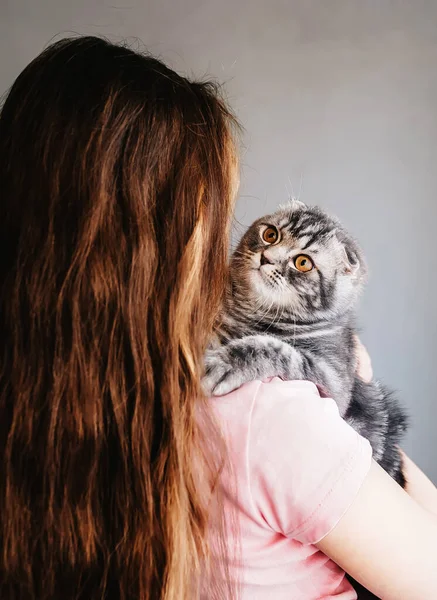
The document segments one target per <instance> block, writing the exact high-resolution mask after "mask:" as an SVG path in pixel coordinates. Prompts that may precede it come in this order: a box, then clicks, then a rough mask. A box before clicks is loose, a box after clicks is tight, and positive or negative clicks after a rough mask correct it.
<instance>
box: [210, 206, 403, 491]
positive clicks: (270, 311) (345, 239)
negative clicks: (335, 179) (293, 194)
mask: <svg viewBox="0 0 437 600" xmlns="http://www.w3.org/2000/svg"><path fill="white" fill-rule="evenodd" d="M365 276H366V267H365V263H364V259H363V256H362V253H361V250H360V248H359V247H358V245H357V244H356V242H355V241H354V240H353V239H352V238H351V237H350V235H349V234H348V233H347V232H346V231H345V230H344V228H343V227H342V226H341V224H340V223H339V222H338V221H337V220H336V219H334V218H332V217H329V216H328V215H326V214H325V213H324V212H323V211H322V210H321V209H319V208H312V207H307V206H306V205H304V204H303V203H301V202H296V201H293V202H291V203H290V204H289V205H287V206H285V207H282V208H280V209H279V210H278V211H277V212H276V213H274V214H273V215H269V216H266V217H262V218H261V219H259V220H258V221H256V222H255V223H254V224H253V225H252V226H251V227H250V228H249V229H248V231H247V232H246V234H245V235H244V236H243V238H242V240H241V242H240V244H239V246H238V248H237V250H236V252H235V253H234V255H233V258H232V262H231V270H230V283H229V288H228V293H227V295H226V299H225V302H224V306H223V310H222V313H221V315H220V319H219V326H218V329H217V339H218V343H217V344H216V345H215V346H213V347H211V348H210V349H209V351H208V352H207V355H206V359H205V378H204V386H205V388H206V390H207V391H208V392H209V393H211V394H212V395H221V394H225V393H227V392H229V391H231V390H233V389H235V388H237V387H239V386H240V385H242V384H243V383H246V382H247V381H252V380H254V379H265V378H267V377H271V376H275V375H277V376H280V377H281V378H283V379H286V380H296V379H305V380H309V381H313V382H314V383H315V384H317V385H318V386H319V388H321V389H322V390H323V391H324V392H325V393H326V394H328V395H329V396H330V397H332V398H333V399H334V400H335V401H336V403H337V405H338V407H339V410H340V413H341V415H342V416H343V417H344V418H345V420H346V421H347V422H348V423H349V424H350V425H351V426H352V427H354V428H355V430H357V431H358V432H359V433H360V434H361V435H362V436H364V437H366V438H367V439H368V440H369V441H370V443H371V445H372V448H373V457H374V459H375V460H376V461H377V462H378V463H379V464H380V465H381V466H382V467H383V468H384V469H385V470H386V471H387V472H388V473H389V474H390V475H391V476H392V477H393V478H394V479H395V480H396V481H397V482H398V483H399V484H400V485H402V486H405V479H404V476H403V473H402V464H401V457H400V454H399V451H398V445H399V443H400V441H401V437H402V435H403V433H404V432H405V429H406V417H405V414H404V413H403V411H402V409H401V408H400V406H399V404H398V402H397V401H396V399H395V398H394V397H393V396H392V394H391V393H390V392H389V391H388V390H386V389H385V388H384V387H383V386H382V385H380V384H379V383H378V382H371V383H365V382H364V381H362V380H361V379H360V378H359V377H358V376H357V375H356V367H357V356H356V349H355V340H356V325H355V315H356V306H357V301H358V298H359V295H360V292H361V290H362V287H363V284H364V281H365Z"/></svg>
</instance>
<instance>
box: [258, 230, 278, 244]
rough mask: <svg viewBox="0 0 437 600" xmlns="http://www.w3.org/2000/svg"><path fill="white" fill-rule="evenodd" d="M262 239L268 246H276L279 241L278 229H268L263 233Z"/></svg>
mask: <svg viewBox="0 0 437 600" xmlns="http://www.w3.org/2000/svg"><path fill="white" fill-rule="evenodd" d="M262 239H263V240H264V241H265V242H267V244H274V243H275V242H277V241H278V239H279V233H278V230H277V229H276V227H267V228H266V229H264V231H263V233H262Z"/></svg>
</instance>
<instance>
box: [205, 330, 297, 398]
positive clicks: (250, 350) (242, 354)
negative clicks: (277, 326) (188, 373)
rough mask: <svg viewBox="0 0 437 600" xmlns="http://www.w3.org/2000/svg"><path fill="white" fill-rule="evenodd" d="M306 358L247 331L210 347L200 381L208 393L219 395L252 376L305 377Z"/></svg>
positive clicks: (259, 377) (276, 339)
mask: <svg viewBox="0 0 437 600" xmlns="http://www.w3.org/2000/svg"><path fill="white" fill-rule="evenodd" d="M305 365H306V358H305V357H304V356H303V354H302V353H301V352H300V351H299V350H296V348H294V347H293V346H291V345H290V344H287V343H286V342H283V341H282V340H280V339H278V338H276V337H273V336H269V335H250V336H246V337H243V338H240V339H236V340H232V341H231V342H229V343H228V344H227V345H225V346H220V347H218V348H211V349H209V350H208V351H207V352H206V356H205V375H204V378H203V380H202V385H203V388H204V390H205V393H206V394H208V395H210V396H223V395H224V394H227V393H229V392H231V391H233V390H235V389H237V388H239V387H240V386H241V385H243V384H244V383H247V382H249V381H254V380H256V379H261V380H263V379H267V378H269V377H275V376H278V377H282V378H283V379H288V380H293V379H306V378H307V377H306V371H307V369H306V368H305Z"/></svg>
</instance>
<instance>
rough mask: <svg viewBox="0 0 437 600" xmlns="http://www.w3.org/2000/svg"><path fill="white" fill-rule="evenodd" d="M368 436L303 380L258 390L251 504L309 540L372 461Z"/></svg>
mask: <svg viewBox="0 0 437 600" xmlns="http://www.w3.org/2000/svg"><path fill="white" fill-rule="evenodd" d="M371 457H372V450H371V447H370V444H369V442H368V441H367V440H365V439H364V438H362V437H361V436H360V435H359V434H358V433H356V432H355V431H354V430H353V429H352V428H351V427H350V426H349V425H348V424H347V423H346V422H345V421H344V420H343V419H342V418H341V417H340V414H339V412H338V408H337V405H336V404H335V402H334V401H333V400H331V399H329V398H322V397H320V395H319V392H318V390H317V388H316V386H314V385H313V384H311V383H309V382H285V381H281V380H273V381H271V382H269V383H262V384H261V385H260V387H259V388H258V393H257V396H256V398H255V401H254V404H253V410H252V416H251V423H250V430H249V437H248V448H247V460H248V470H249V477H250V484H249V485H250V493H251V498H252V501H253V505H254V509H255V511H256V513H257V514H258V515H259V517H260V518H261V519H263V520H264V521H265V523H266V524H267V525H268V526H269V527H271V528H272V529H273V530H275V531H277V532H278V533H282V534H283V535H285V536H287V537H290V538H293V539H295V540H298V541H299V542H301V543H303V544H315V543H317V542H319V541H320V540H321V539H323V538H324V537H325V536H326V535H327V534H328V533H329V532H330V531H331V530H332V529H333V528H334V527H335V525H336V524H337V523H338V521H339V520H340V519H341V517H342V516H343V514H344V513H345V512H346V511H347V509H348V508H349V506H350V505H351V503H352V502H353V500H354V498H355V497H356V495H357V493H358V491H359V489H360V487H361V485H362V483H363V481H364V479H365V477H366V475H367V473H368V471H369V468H370V464H371Z"/></svg>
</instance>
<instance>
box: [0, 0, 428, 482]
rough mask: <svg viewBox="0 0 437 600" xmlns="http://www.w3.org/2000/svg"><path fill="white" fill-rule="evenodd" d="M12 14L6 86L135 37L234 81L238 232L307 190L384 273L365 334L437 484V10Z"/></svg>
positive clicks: (52, 6) (4, 44)
mask: <svg viewBox="0 0 437 600" xmlns="http://www.w3.org/2000/svg"><path fill="white" fill-rule="evenodd" d="M0 6H1V15H0V16H1V20H0V90H1V91H3V90H6V89H7V88H8V87H9V85H10V84H11V83H12V81H13V79H14V78H15V77H16V76H17V74H18V73H19V71H20V70H21V69H22V68H23V67H24V66H25V65H26V64H27V62H28V61H29V60H31V59H32V58H33V57H34V56H35V55H36V54H37V53H38V52H39V51H40V50H41V49H42V48H43V46H44V45H45V44H47V43H48V42H49V41H50V40H51V39H52V38H53V37H54V36H55V37H56V38H59V37H62V36H65V35H68V34H70V33H88V34H98V35H105V36H109V37H110V38H111V39H114V40H120V39H124V38H128V39H129V38H130V41H131V43H132V44H133V45H134V47H141V45H142V44H141V42H142V43H143V44H144V45H145V46H146V47H147V48H148V49H149V50H150V51H151V52H153V53H155V54H157V55H159V56H161V57H162V58H164V59H165V60H166V61H168V62H169V63H170V64H171V65H172V66H173V67H175V68H177V69H179V70H181V71H182V72H185V73H189V74H190V73H191V74H195V75H197V76H199V75H200V76H204V75H212V76H215V77H217V78H219V79H220V80H222V81H224V82H226V89H227V93H228V98H229V100H230V102H231V103H232V105H233V106H234V108H235V110H236V112H237V114H238V116H239V118H240V120H241V121H242V123H243V125H244V126H245V128H246V134H245V136H244V141H243V143H244V148H243V177H242V190H241V198H240V200H239V204H238V207H237V219H238V221H239V222H240V225H238V224H237V230H236V235H237V234H238V232H241V230H242V227H243V226H244V225H246V224H249V223H250V222H251V221H252V220H253V219H254V218H255V217H256V216H259V215H260V214H263V213H265V212H268V211H270V210H272V209H273V208H274V207H275V206H276V205H277V203H279V202H281V201H284V200H285V199H286V198H287V195H288V194H289V193H292V192H293V191H294V194H296V195H297V194H298V193H299V190H300V196H301V199H302V200H304V201H305V202H308V203H315V204H320V205H322V206H324V207H325V208H327V209H328V210H330V211H333V212H334V213H336V214H337V215H338V216H339V217H341V219H342V220H343V221H344V223H345V224H346V225H347V226H348V227H349V228H350V229H351V230H352V231H353V232H354V233H355V234H356V236H357V237H358V239H359V240H361V242H362V246H363V247H364V250H365V252H366V255H367V257H368V261H369V264H370V269H371V279H370V282H369V286H368V289H367V292H366V294H365V296H364V298H363V301H362V309H361V323H362V326H363V334H362V338H363V340H364V342H365V343H366V344H367V345H368V348H369V350H370V352H371V355H372V358H373V365H374V370H375V372H376V374H377V375H378V376H379V377H381V378H382V379H383V380H384V381H386V382H388V383H390V384H391V385H393V386H395V387H396V388H397V389H398V390H399V392H400V395H401V397H402V398H403V400H404V401H405V403H406V405H407V406H408V409H409V411H410V413H411V415H412V429H411V432H410V434H409V437H408V439H407V441H406V443H405V448H406V450H407V451H408V452H409V453H410V454H411V455H412V457H413V458H414V459H415V460H416V461H417V462H418V463H419V465H420V466H421V467H422V468H424V470H425V471H426V472H427V473H428V474H429V475H430V476H431V477H432V478H433V479H434V481H435V482H437V442H436V441H435V439H436V438H435V435H436V434H435V431H436V427H437V400H436V389H437V369H436V356H437V317H436V300H435V298H436V294H437V284H436V281H437V277H436V271H437V230H436V219H437V203H436V198H437V169H436V153H437V152H436V150H437V2H435V1H428V2H426V1H423V0H414V2H413V1H400V0H398V1H396V0H393V1H389V0H282V1H281V0H264V1H262V0H220V1H219V0H217V1H213V0H204V1H202V0H179V1H176V0H174V1H173V2H171V1H170V0H160V1H155V2H151V1H148V0H75V1H74V2H72V1H71V0H0ZM136 38H139V39H140V40H141V42H139V41H138V39H136ZM292 188H293V189H292Z"/></svg>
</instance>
